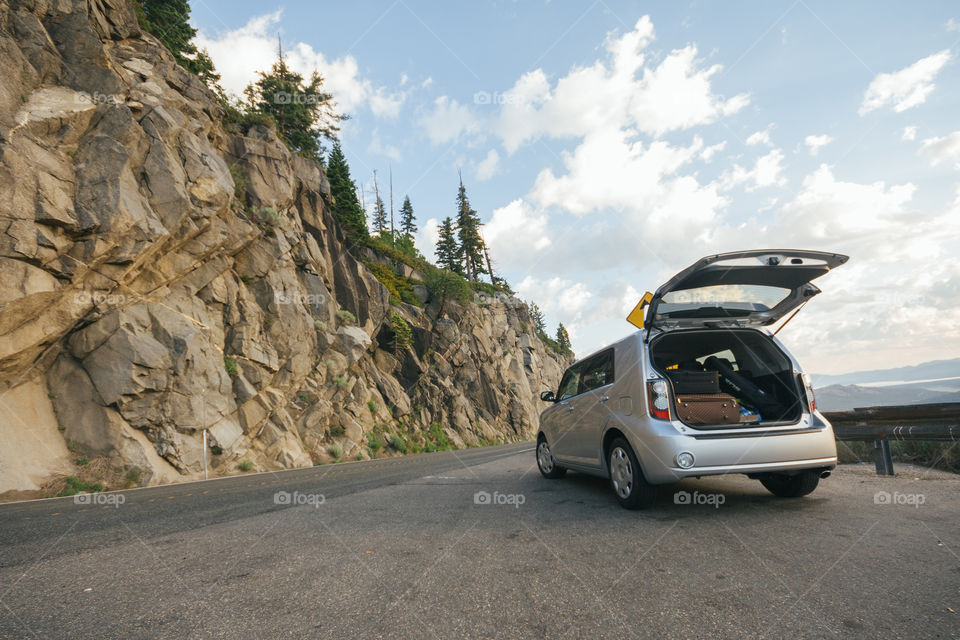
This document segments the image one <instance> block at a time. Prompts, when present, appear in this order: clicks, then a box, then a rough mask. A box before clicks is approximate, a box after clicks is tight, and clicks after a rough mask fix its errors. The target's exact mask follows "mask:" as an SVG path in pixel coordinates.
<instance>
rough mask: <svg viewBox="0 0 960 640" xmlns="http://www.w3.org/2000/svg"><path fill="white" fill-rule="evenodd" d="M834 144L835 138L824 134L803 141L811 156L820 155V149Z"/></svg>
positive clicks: (811, 136)
mask: <svg viewBox="0 0 960 640" xmlns="http://www.w3.org/2000/svg"><path fill="white" fill-rule="evenodd" d="M831 142H833V136H830V135H827V134H826V133H823V134H821V135H818V136H813V135H810V136H807V137H806V138H804V139H803V144H805V145H807V147H809V148H810V155H812V156H815V155H817V154H818V153H820V148H821V147H825V146H827V145H828V144H830V143H831Z"/></svg>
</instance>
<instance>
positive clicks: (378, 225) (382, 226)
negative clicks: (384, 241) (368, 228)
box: [373, 196, 390, 236]
mask: <svg viewBox="0 0 960 640" xmlns="http://www.w3.org/2000/svg"><path fill="white" fill-rule="evenodd" d="M389 224H390V222H389V221H388V220H387V209H386V207H385V206H384V205H383V198H381V197H380V196H377V203H376V204H375V205H374V209H373V228H374V230H375V231H376V232H377V234H379V235H381V236H382V235H383V234H385V233H386V232H387V227H388V226H389Z"/></svg>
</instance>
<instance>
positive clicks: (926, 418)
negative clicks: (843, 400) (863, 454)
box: [823, 402, 960, 476]
mask: <svg viewBox="0 0 960 640" xmlns="http://www.w3.org/2000/svg"><path fill="white" fill-rule="evenodd" d="M823 415H824V416H825V417H826V418H827V420H829V421H830V424H832V425H833V434H834V437H835V438H836V439H837V440H847V441H860V442H871V441H872V442H873V453H874V462H875V464H876V467H877V474H879V475H888V476H892V475H893V458H892V457H891V456H890V441H891V440H928V441H935V442H956V441H958V440H960V402H945V403H939V404H914V405H902V406H892V407H865V408H860V409H853V410H852V411H825V412H824V413H823Z"/></svg>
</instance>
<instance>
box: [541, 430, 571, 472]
mask: <svg viewBox="0 0 960 640" xmlns="http://www.w3.org/2000/svg"><path fill="white" fill-rule="evenodd" d="M537 469H540V474H541V475H542V476H543V477H544V478H550V479H551V480H555V479H557V478H562V477H563V476H564V475H566V473H567V470H566V469H564V468H563V467H561V466H560V465H559V464H557V461H556V459H555V458H554V457H553V453H552V452H551V451H550V445H549V444H547V439H546V438H545V437H543V436H540V437H539V438H537Z"/></svg>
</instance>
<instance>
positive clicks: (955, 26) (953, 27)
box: [943, 18, 960, 31]
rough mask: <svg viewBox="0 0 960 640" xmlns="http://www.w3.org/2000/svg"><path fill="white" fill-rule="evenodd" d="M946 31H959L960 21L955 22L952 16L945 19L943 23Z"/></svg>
mask: <svg viewBox="0 0 960 640" xmlns="http://www.w3.org/2000/svg"><path fill="white" fill-rule="evenodd" d="M943 26H944V27H945V28H946V30H947V31H960V22H957V21H956V20H954V19H953V18H950V19H949V20H947V24H945V25H943Z"/></svg>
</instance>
